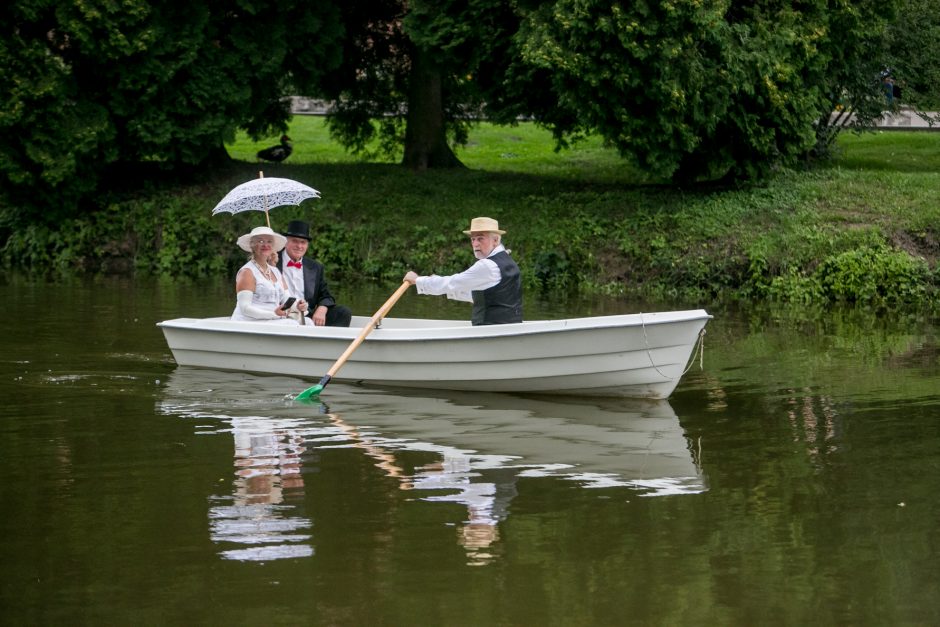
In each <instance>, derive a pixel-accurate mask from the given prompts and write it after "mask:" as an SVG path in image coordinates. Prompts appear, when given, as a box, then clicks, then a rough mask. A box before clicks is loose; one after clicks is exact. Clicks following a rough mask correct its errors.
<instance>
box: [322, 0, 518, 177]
mask: <svg viewBox="0 0 940 627" xmlns="http://www.w3.org/2000/svg"><path fill="white" fill-rule="evenodd" d="M342 12H343V24H344V26H345V28H346V32H347V34H348V35H347V38H346V40H345V42H344V50H343V62H342V64H341V65H340V66H339V67H338V68H337V69H336V70H335V71H333V72H330V73H329V75H328V76H327V77H326V80H325V81H324V83H323V86H322V91H321V92H320V95H322V96H323V97H325V98H327V99H329V100H331V101H332V102H334V105H333V108H332V109H331V111H330V117H329V125H330V129H331V132H332V134H333V136H334V137H335V138H336V139H337V140H339V141H340V142H342V143H343V144H344V145H346V146H347V147H349V148H350V149H351V150H352V151H353V152H354V153H357V154H366V155H368V154H369V152H368V149H367V146H368V144H369V143H370V142H371V141H372V140H374V139H377V140H378V141H379V146H380V148H379V151H380V152H382V153H383V154H386V155H398V154H403V157H402V163H403V164H404V165H406V166H408V167H410V168H413V169H416V170H423V169H425V168H435V167H460V166H461V165H462V164H461V163H460V161H459V160H458V159H457V157H456V155H455V154H454V151H453V148H452V146H454V145H460V144H463V143H466V141H467V132H468V128H469V125H470V124H471V123H472V121H473V120H475V119H477V118H478V117H479V115H480V113H481V107H482V105H483V103H482V101H481V98H480V91H479V85H478V82H477V80H476V78H477V77H476V75H477V73H478V71H479V69H480V67H481V66H482V65H483V64H485V63H486V62H487V61H488V60H490V59H492V58H494V56H495V57H496V58H498V59H499V62H500V63H503V62H505V59H504V58H502V57H500V56H499V55H494V54H491V53H493V52H494V51H495V50H497V47H498V46H499V45H500V44H503V45H505V42H506V40H507V37H508V35H506V33H507V32H511V31H507V30H506V27H505V24H509V26H510V27H511V26H512V25H513V24H514V23H516V22H517V20H516V18H515V15H514V14H513V12H512V9H511V6H510V3H508V2H505V0H469V1H468V0H438V1H433V2H432V1H430V0H411V1H410V2H404V1H403V0H363V1H360V2H349V3H344V4H343V8H342Z"/></svg>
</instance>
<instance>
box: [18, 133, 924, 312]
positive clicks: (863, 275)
mask: <svg viewBox="0 0 940 627" xmlns="http://www.w3.org/2000/svg"><path fill="white" fill-rule="evenodd" d="M289 133H290V135H291V136H292V137H293V138H294V154H293V155H292V156H291V158H290V159H289V160H288V162H285V163H282V164H276V165H271V164H267V165H262V164H259V163H256V162H255V160H254V153H255V152H256V151H257V150H258V148H260V147H263V146H266V145H268V144H269V143H273V141H274V140H273V139H271V138H269V139H267V140H262V141H260V142H258V143H255V142H252V141H250V140H249V139H248V138H247V137H246V136H240V137H239V138H238V140H236V141H235V142H234V143H232V144H231V145H229V146H228V150H229V153H230V154H231V155H232V157H233V158H234V161H233V163H232V164H231V166H230V167H229V168H227V169H226V170H225V171H224V172H223V173H220V174H219V175H217V176H214V177H212V178H203V177H202V176H200V175H195V174H194V175H193V176H191V177H190V179H189V180H186V181H180V180H179V179H174V180H172V181H167V180H161V178H160V177H159V176H156V175H153V176H150V175H148V174H146V173H140V172H137V173H133V174H130V173H129V174H128V175H127V176H125V177H124V179H123V180H120V181H118V180H116V181H113V185H112V191H110V192H108V193H107V194H103V195H102V196H100V197H99V203H100V206H101V209H100V210H97V211H92V212H89V213H86V214H83V215H81V216H78V217H74V218H69V219H67V220H65V221H63V222H61V223H58V224H56V225H55V226H39V225H35V226H30V227H26V228H24V229H21V230H16V231H14V232H11V233H10V234H9V237H8V239H7V243H6V246H5V247H4V249H3V260H4V262H5V263H6V264H7V265H8V266H17V267H24V268H26V269H29V270H30V271H31V272H48V273H71V272H76V271H79V272H81V271H90V272H104V273H112V272H136V273H144V274H158V275H167V276H172V277H199V276H213V275H226V274H229V273H231V272H233V271H234V269H235V268H236V267H238V265H240V264H241V263H242V262H243V259H242V256H243V255H242V253H241V251H240V250H239V249H238V248H237V247H236V246H235V244H234V241H235V239H236V238H237V236H238V235H239V234H241V233H244V232H246V231H247V230H248V229H249V228H250V227H252V226H256V225H259V224H263V223H264V214H263V213H261V212H246V213H242V214H238V215H234V216H233V215H230V214H222V215H218V216H211V215H210V212H211V210H212V208H213V207H214V206H215V204H216V203H217V202H218V201H219V200H220V199H221V198H222V196H223V195H224V194H225V193H226V192H227V191H228V190H229V189H230V188H231V187H233V186H235V185H237V184H239V183H241V182H244V181H246V180H248V179H251V178H255V177H257V176H258V173H259V171H262V170H263V171H264V175H265V176H282V177H286V178H292V179H296V180H299V181H302V182H304V183H306V184H308V185H311V186H313V187H314V188H316V189H318V190H320V192H321V193H322V198H320V199H315V200H308V201H305V202H304V203H303V205H302V206H300V207H278V208H274V209H272V210H271V211H270V218H271V222H272V226H274V228H275V229H282V228H284V227H285V226H286V224H287V222H288V221H290V220H292V219H298V218H299V219H305V220H308V221H310V222H311V223H312V224H313V225H314V230H315V231H316V238H315V240H314V242H313V246H312V254H314V255H316V256H317V257H318V258H319V259H320V260H321V261H323V262H324V263H326V264H327V266H328V267H329V268H330V272H331V275H332V276H333V277H334V280H337V281H359V280H373V281H381V282H386V283H388V284H390V285H391V284H393V283H394V282H397V281H398V280H400V278H401V277H402V275H403V274H404V273H405V271H406V270H408V269H415V270H417V271H419V272H425V273H430V272H437V273H441V274H443V273H450V272H454V271H458V270H460V269H462V268H464V267H465V266H466V265H467V263H468V262H469V261H470V260H471V257H470V253H469V249H468V246H467V243H466V241H465V238H464V236H463V235H462V233H461V231H462V230H463V229H465V228H467V225H468V224H469V220H470V218H472V217H474V216H479V215H489V216H492V217H494V218H497V219H498V220H499V222H500V224H501V225H502V226H503V227H504V228H505V229H506V230H507V231H508V233H507V235H506V236H505V241H506V243H507V245H508V246H509V248H511V249H512V251H513V255H514V257H515V258H516V259H517V260H518V261H519V264H520V266H521V268H522V270H523V275H524V278H525V281H526V286H527V288H528V289H545V290H554V291H557V290H577V291H582V292H583V291H587V292H595V293H609V294H624V295H629V296H637V297H643V298H650V299H659V300H669V301H674V300H681V301H686V302H698V303H702V304H707V303H711V302H716V301H720V302H753V301H775V302H788V303H799V304H811V303H812V304H817V305H825V304H827V303H839V302H847V303H858V304H862V305H866V306H872V307H883V306H884V307H898V306H918V305H924V304H929V303H932V302H936V299H937V294H938V288H940V264H938V261H940V150H938V148H940V134H937V133H930V132H920V133H918V132H893V131H892V132H879V133H874V134H864V135H860V136H852V135H845V136H844V137H843V138H841V139H840V141H839V143H838V145H837V155H836V157H835V158H834V159H833V160H832V162H831V163H830V165H828V166H827V167H823V168H819V167H816V168H814V169H812V170H806V171H799V170H781V171H779V172H777V173H776V175H775V176H774V177H772V178H771V179H769V180H768V181H767V182H765V183H763V184H761V185H757V186H752V187H747V188H721V187H710V188H702V187H689V188H677V187H674V186H668V185H664V184H662V181H657V180H655V179H651V178H649V177H648V176H645V175H644V174H643V173H642V172H639V171H637V170H634V169H630V168H629V167H628V166H626V165H625V163H624V161H623V160H622V159H621V158H620V157H619V156H618V155H617V154H616V152H615V151H613V150H610V149H607V148H605V147H604V146H603V145H602V142H601V141H600V140H598V139H593V138H592V139H588V140H586V141H584V142H581V143H579V144H576V145H575V146H574V148H573V149H571V150H565V151H562V152H555V151H554V143H553V140H552V137H551V135H550V133H548V132H546V131H544V130H540V129H538V128H537V127H535V126H534V125H532V124H520V125H517V126H515V127H499V126H493V125H488V124H483V125H481V126H479V127H477V128H475V129H474V130H473V131H472V132H471V134H470V136H469V143H468V145H467V146H466V148H464V149H462V150H461V152H460V158H461V160H462V161H463V162H464V163H465V164H466V165H467V166H468V167H467V168H463V169H447V170H429V171H426V172H423V173H415V172H412V171H409V170H406V169H403V168H401V167H400V166H398V165H397V164H395V163H392V162H390V161H389V162H383V161H382V160H381V159H378V160H373V161H354V160H352V159H351V158H350V157H349V156H348V155H347V154H346V153H345V152H344V151H343V150H342V149H341V148H340V147H339V146H338V145H336V144H335V143H333V142H331V141H330V139H329V136H328V133H327V131H326V128H325V124H324V121H323V119H322V118H316V117H297V118H295V119H294V121H293V124H292V126H291V128H290V130H289ZM41 269H42V270H41Z"/></svg>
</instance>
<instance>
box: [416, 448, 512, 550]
mask: <svg viewBox="0 0 940 627" xmlns="http://www.w3.org/2000/svg"><path fill="white" fill-rule="evenodd" d="M441 453H442V455H443V460H442V461H440V462H439V463H435V464H427V465H425V466H421V467H419V468H416V469H415V475H414V488H415V489H416V490H447V491H450V494H440V495H435V496H428V497H425V500H427V501H444V502H448V503H461V504H463V505H465V506H466V508H467V512H468V514H469V518H468V519H467V520H466V521H464V524H463V525H462V526H461V527H460V530H459V531H458V537H457V540H458V542H460V544H461V546H463V547H464V548H465V549H466V550H467V553H468V555H469V556H470V558H471V562H470V563H471V564H473V565H477V564H485V563H487V562H489V560H490V559H491V558H492V555H491V554H490V553H489V552H488V549H489V548H490V546H492V545H493V544H494V543H495V542H496V541H498V540H499V527H498V524H499V522H500V521H502V520H505V518H506V516H508V515H509V507H508V506H509V502H510V501H511V500H512V499H513V497H515V496H516V494H517V492H516V479H517V478H518V469H517V468H512V467H510V468H500V467H498V465H496V466H494V465H493V464H492V463H490V460H489V459H488V457H489V456H479V455H473V454H469V453H467V452H465V451H460V450H457V449H446V448H444V449H441ZM500 461H502V458H500Z"/></svg>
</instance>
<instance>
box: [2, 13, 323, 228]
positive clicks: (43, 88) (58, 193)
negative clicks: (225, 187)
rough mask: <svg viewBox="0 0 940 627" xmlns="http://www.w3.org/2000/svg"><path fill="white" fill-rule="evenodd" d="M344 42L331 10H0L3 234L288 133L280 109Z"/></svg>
mask: <svg viewBox="0 0 940 627" xmlns="http://www.w3.org/2000/svg"><path fill="white" fill-rule="evenodd" d="M339 36H340V32H339V30H338V25H337V23H336V19H335V8H334V6H333V5H332V4H331V3H307V2H302V1H300V0H252V1H251V2H244V1H242V0H221V1H220V2H213V3H211V4H209V3H204V2H190V1H187V0H125V1H123V2H121V3H119V4H118V3H114V2H110V1H106V0H84V1H82V2H52V1H48V0H11V1H10V2H6V3H4V5H3V7H2V8H0V84H2V87H0V99H2V100H0V181H2V189H3V191H4V192H6V194H7V197H8V199H9V200H10V201H11V202H12V203H14V204H16V205H17V206H18V207H19V209H20V210H19V211H18V212H17V213H15V214H13V215H10V214H7V215H5V216H4V218H5V221H10V222H7V223H8V224H10V223H12V224H13V225H15V226H21V225H26V224H30V223H32V222H35V221H43V220H46V221H51V220H56V219H59V218H61V217H62V216H67V215H71V214H72V213H74V211H73V210H74V208H75V206H76V205H77V204H78V202H79V201H80V200H81V199H83V198H87V197H88V195H89V194H90V192H92V191H94V190H96V189H99V188H102V187H110V186H114V185H116V184H119V183H120V182H121V179H124V178H126V177H127V176H128V174H127V172H128V171H127V169H126V166H127V164H141V163H149V164H162V165H164V166H173V167H176V169H177V170H178V171H179V170H183V171H185V170H186V169H187V167H188V166H193V165H198V164H204V163H207V162H209V161H211V160H212V159H213V158H214V157H218V156H219V155H220V154H222V155H224V151H223V150H222V148H223V142H225V141H231V140H232V139H234V137H235V132H236V129H239V128H241V129H244V130H246V131H248V133H249V134H251V135H253V136H259V135H261V134H267V133H269V132H271V131H272V130H275V129H280V128H286V122H287V119H288V115H289V112H288V110H287V109H286V108H285V102H284V96H286V95H287V94H290V93H293V91H294V89H296V87H297V86H303V85H307V84H310V83H311V82H314V81H315V80H317V79H318V76H319V73H320V72H322V71H323V70H324V69H326V68H327V67H329V66H330V65H331V64H335V63H336V62H337V60H338V51H337V41H338V38H339ZM118 164H120V165H122V166H123V167H122V169H120V170H114V169H112V170H109V166H115V165H118ZM109 177H110V178H109ZM37 214H38V215H37Z"/></svg>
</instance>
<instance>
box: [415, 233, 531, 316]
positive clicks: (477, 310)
mask: <svg viewBox="0 0 940 627" xmlns="http://www.w3.org/2000/svg"><path fill="white" fill-rule="evenodd" d="M505 232H506V231H503V230H500V228H499V222H497V221H496V220H494V219H493V218H474V219H473V220H471V221H470V228H469V229H468V230H466V231H464V234H466V235H469V236H470V245H471V246H472V247H473V255H474V256H475V257H476V258H477V262H476V263H475V264H473V265H472V266H470V267H469V268H467V269H466V270H464V271H463V272H461V273H460V274H453V275H451V276H437V275H431V276H418V275H417V274H416V273H414V272H412V271H408V273H407V274H405V280H406V281H408V282H409V283H413V284H414V285H415V286H416V287H417V289H418V293H419V294H432V295H446V296H447V298H450V299H453V300H462V301H467V302H472V303H473V313H472V315H471V318H470V319H471V321H472V322H473V324H474V325H479V324H509V323H512V322H522V279H521V277H520V276H519V266H517V265H516V262H515V261H513V260H512V257H510V256H509V251H507V250H506V248H505V247H504V246H503V244H502V235H503V234H504V233H505Z"/></svg>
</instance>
